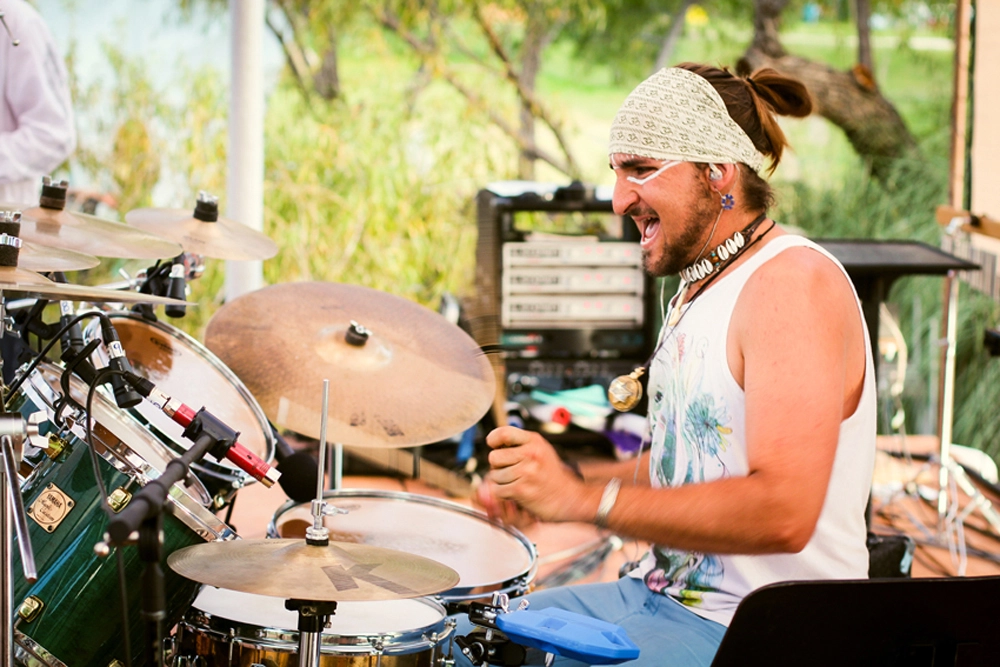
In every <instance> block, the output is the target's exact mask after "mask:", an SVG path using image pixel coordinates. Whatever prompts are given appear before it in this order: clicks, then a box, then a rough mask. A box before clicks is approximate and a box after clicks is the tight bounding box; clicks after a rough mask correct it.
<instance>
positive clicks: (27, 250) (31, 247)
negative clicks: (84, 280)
mask: <svg viewBox="0 0 1000 667" xmlns="http://www.w3.org/2000/svg"><path fill="white" fill-rule="evenodd" d="M100 263H101V260H99V259H97V258H96V257H94V256H93V255H85V254H84V253H82V252H74V251H73V250H63V249H61V248H49V247H46V246H42V245H35V244H33V243H28V242H26V241H22V242H21V249H20V251H19V253H18V256H17V268H19V269H26V270H28V271H82V270H84V269H92V268H94V267H95V266H97V265H98V264H100Z"/></svg>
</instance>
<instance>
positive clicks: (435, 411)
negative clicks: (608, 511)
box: [205, 282, 496, 447]
mask: <svg viewBox="0 0 1000 667" xmlns="http://www.w3.org/2000/svg"><path fill="white" fill-rule="evenodd" d="M352 320H353V321H356V322H357V323H358V324H360V325H362V326H363V327H366V328H367V329H368V330H369V331H370V334H369V336H368V338H367V341H366V342H364V344H362V345H352V344H350V343H348V342H347V340H346V336H347V333H348V331H349V330H350V328H351V322H352ZM205 345H206V346H207V347H208V348H209V349H210V350H211V351H212V352H214V353H215V354H216V355H217V356H218V357H219V358H220V359H222V361H223V363H225V364H226V365H227V366H229V368H231V369H232V370H233V372H234V373H236V375H237V376H238V377H239V378H240V379H241V380H243V383H244V384H245V385H246V386H247V388H248V389H249V390H250V393H251V394H253V396H254V397H255V398H256V399H257V401H258V403H259V404H260V406H261V408H262V409H263V410H264V413H265V414H266V415H267V416H268V417H270V418H271V420H272V421H273V422H274V423H275V424H277V425H278V426H283V427H285V428H288V429H291V430H293V431H296V432H298V433H302V434H304V435H308V436H310V437H313V438H318V437H319V435H320V433H319V431H320V421H321V408H322V389H323V380H324V379H329V380H330V401H329V423H328V427H327V440H328V441H329V442H338V443H341V444H344V445H351V446H356V447H410V446H414V445H422V444H426V443H429V442H437V441H439V440H443V439H445V438H449V437H451V436H454V435H456V434H458V433H461V432H462V431H464V430H465V429H467V428H468V427H470V426H472V425H473V424H475V423H476V422H477V421H479V419H480V418H481V417H482V416H483V415H484V414H485V413H486V411H487V410H488V409H489V407H490V404H491V403H492V401H493V394H494V392H495V387H496V382H495V380H494V375H493V369H492V367H491V365H490V363H489V361H488V360H487V358H486V356H485V355H484V354H483V352H482V350H480V348H479V346H478V345H476V343H475V341H474V340H472V338H471V337H469V336H468V334H466V333H465V332H464V331H462V330H461V329H460V328H458V327H457V326H455V325H453V324H451V323H450V322H448V320H446V319H445V318H444V317H443V316H441V315H439V314H438V313H435V312H434V311H432V310H428V309H427V308H424V307H423V306H420V305H418V304H416V303H413V302H412V301H409V300H407V299H403V298H400V297H398V296H393V295H391V294H386V293H385V292H380V291H378V290H374V289H370V288H367V287H361V286H358V285H345V284H340V283H322V282H302V283H285V284H281V285H272V286H270V287H265V288H264V289H261V290H257V291H256V292H251V293H249V294H244V295H243V296H241V297H239V298H238V299H236V300H234V301H231V302H230V303H227V304H226V305H224V306H223V307H222V308H220V309H219V310H218V311H217V312H216V313H215V315H214V317H213V318H212V319H211V320H210V321H209V323H208V329H207V330H206V332H205Z"/></svg>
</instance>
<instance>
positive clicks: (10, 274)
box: [0, 266, 195, 306]
mask: <svg viewBox="0 0 1000 667" xmlns="http://www.w3.org/2000/svg"><path fill="white" fill-rule="evenodd" d="M0 292H3V294H4V296H7V292H17V293H18V294H25V295H27V296H32V297H39V298H43V299H51V298H52V297H55V298H57V299H60V300H63V301H87V302H91V303H100V302H108V303H153V304H164V305H167V304H176V305H183V306H192V305H195V304H192V303H189V302H187V301H181V300H179V299H168V298H167V297H163V296H153V295H151V294H140V293H139V292H131V291H124V290H112V289H104V288H102V287H90V286H88V285H71V284H68V283H57V282H54V281H52V280H49V279H48V278H46V277H45V276H41V275H39V274H37V273H35V272H34V271H27V270H25V269H22V268H19V267H18V268H15V267H13V266H0Z"/></svg>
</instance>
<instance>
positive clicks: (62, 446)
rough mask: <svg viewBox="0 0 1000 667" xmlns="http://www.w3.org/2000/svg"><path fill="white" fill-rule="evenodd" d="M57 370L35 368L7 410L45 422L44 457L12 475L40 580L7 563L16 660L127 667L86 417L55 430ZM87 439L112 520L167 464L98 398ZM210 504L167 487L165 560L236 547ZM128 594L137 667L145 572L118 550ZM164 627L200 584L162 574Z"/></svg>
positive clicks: (153, 443) (195, 490)
mask: <svg viewBox="0 0 1000 667" xmlns="http://www.w3.org/2000/svg"><path fill="white" fill-rule="evenodd" d="M61 374H62V369H61V368H59V367H57V366H53V365H50V364H46V363H43V364H41V365H40V366H39V368H38V369H37V370H35V371H34V372H33V373H32V374H31V375H30V377H29V378H28V379H27V380H26V381H25V383H24V384H23V385H22V387H21V389H20V391H19V392H18V393H17V395H15V396H14V397H13V399H12V401H11V406H12V407H13V408H14V409H15V410H17V411H19V412H20V413H21V415H23V416H25V417H27V416H29V415H31V414H33V413H37V412H42V413H45V414H47V415H48V418H49V421H48V422H43V423H42V424H41V426H40V429H39V430H40V431H41V432H42V433H43V434H46V433H47V435H48V447H47V448H45V449H39V448H35V447H26V448H25V453H24V457H23V460H22V463H21V475H22V477H23V480H22V482H21V493H22V495H23V497H24V506H25V510H26V513H27V516H28V532H29V535H30V536H31V544H32V547H33V549H34V553H35V563H36V566H37V569H38V580H37V581H36V582H34V583H29V582H27V581H25V579H24V575H23V572H22V569H21V562H20V554H19V551H18V550H17V548H15V549H14V550H13V553H14V560H15V564H14V569H13V574H14V582H13V589H14V605H15V610H16V615H15V624H14V628H15V632H14V639H15V642H16V647H15V652H16V655H17V659H18V661H19V662H20V664H22V665H29V666H31V667H35V666H45V667H63V666H64V665H73V667H77V666H78V665H79V666H80V667H108V665H112V664H115V661H118V662H119V663H121V664H125V639H124V637H125V633H124V632H123V622H122V610H121V604H120V602H119V601H120V600H121V595H120V589H119V583H118V572H117V563H116V561H117V558H116V557H115V555H114V554H112V555H111V556H109V557H107V558H100V557H98V556H97V555H96V554H95V552H94V546H95V545H96V544H97V543H98V542H101V541H102V540H103V539H104V533H105V531H106V530H107V525H108V519H107V515H106V514H105V512H104V509H103V507H102V503H101V494H100V491H99V488H98V485H97V480H96V478H95V477H94V467H93V464H92V461H91V458H90V452H89V451H88V447H87V442H86V431H85V426H84V424H85V416H84V415H83V414H80V413H76V412H74V411H73V410H72V409H67V410H63V412H62V416H63V417H64V418H65V422H64V425H62V426H60V425H58V424H56V423H55V422H54V421H53V420H54V419H55V417H54V414H55V411H56V408H57V404H58V402H59V399H60V398H61V394H60V393H59V390H58V389H57V387H59V379H60V376H61ZM70 386H71V392H72V394H73V397H74V399H75V400H77V401H79V402H80V403H81V404H85V402H86V393H87V386H86V385H85V384H84V383H83V382H82V381H80V380H78V379H77V378H75V377H74V378H72V381H71V383H70ZM91 423H92V431H93V438H94V447H95V450H96V452H97V454H98V468H99V474H100V476H101V479H102V480H103V481H104V485H105V488H106V489H107V492H108V495H109V504H111V505H112V507H113V508H119V509H120V508H123V507H124V506H125V505H127V504H128V502H129V500H130V499H131V497H132V494H134V493H136V492H137V491H138V489H139V488H140V487H141V486H143V485H144V484H146V483H147V482H148V481H150V480H151V479H154V478H156V477H159V475H160V472H161V471H162V470H164V468H165V467H166V464H167V462H168V461H169V460H170V459H172V458H174V456H173V453H172V452H171V451H170V450H169V449H167V448H166V447H165V446H164V445H163V444H162V443H161V442H159V441H158V440H156V439H155V438H153V437H152V436H151V435H150V434H149V433H148V432H147V431H145V430H144V429H143V428H142V426H141V425H139V424H138V423H136V422H135V420H134V419H132V418H131V417H130V416H129V415H128V413H126V412H124V411H122V410H120V409H119V408H118V407H117V406H116V405H115V404H114V403H113V402H111V401H110V400H109V399H107V398H106V397H105V396H104V395H103V394H102V393H101V392H95V395H94V401H93V419H92V422H91ZM210 501H211V499H210V496H209V494H208V492H207V491H206V490H205V487H204V486H203V485H202V484H201V483H200V482H199V481H198V480H196V479H194V480H193V481H192V482H190V483H189V485H188V486H187V487H186V488H183V489H182V488H181V487H179V486H178V485H176V484H175V485H174V486H173V487H172V488H171V490H170V495H169V498H168V501H167V509H168V511H167V512H166V513H165V514H164V516H163V552H164V555H167V554H170V553H172V552H173V551H176V550H177V549H181V548H183V547H186V546H191V545H193V544H199V543H201V542H205V541H213V540H228V539H234V538H235V537H236V535H235V534H234V533H233V531H232V530H231V529H230V528H229V527H228V526H227V525H226V524H225V523H223V522H222V521H221V520H219V519H218V517H216V516H215V515H214V514H212V513H211V512H210V511H208V510H207V509H206V508H205V505H207V504H208V503H210ZM121 555H122V560H123V561H124V565H125V568H124V569H125V572H124V575H125V580H126V581H127V582H129V586H128V590H127V609H126V611H127V615H128V622H127V624H126V627H127V629H128V632H129V637H130V639H131V646H132V650H133V651H134V652H136V656H137V657H138V655H139V652H140V651H141V650H142V647H143V646H144V645H145V644H144V625H143V622H142V619H141V616H140V609H141V606H140V602H141V599H140V598H141V596H140V592H141V587H140V586H139V585H138V582H139V581H141V578H142V577H141V574H142V571H143V563H142V562H141V561H140V559H139V556H138V551H137V549H136V548H135V547H126V548H124V549H121ZM164 575H165V591H166V604H165V608H166V612H167V613H166V618H165V622H164V627H166V628H170V627H172V626H173V625H174V624H175V623H176V622H177V621H178V620H179V619H180V618H181V616H182V615H183V614H184V612H185V611H186V610H187V609H188V608H189V607H190V605H191V602H192V601H193V600H194V599H195V597H196V595H197V593H198V589H199V584H196V583H195V582H192V581H189V580H187V579H185V578H183V577H181V576H180V575H178V574H175V573H174V572H173V571H171V570H169V569H166V568H164Z"/></svg>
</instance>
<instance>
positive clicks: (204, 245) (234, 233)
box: [125, 208, 278, 260]
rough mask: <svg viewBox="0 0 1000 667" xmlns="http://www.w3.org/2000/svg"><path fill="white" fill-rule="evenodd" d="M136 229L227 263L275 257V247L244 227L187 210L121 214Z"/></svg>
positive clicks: (276, 249) (139, 210)
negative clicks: (227, 260)
mask: <svg viewBox="0 0 1000 667" xmlns="http://www.w3.org/2000/svg"><path fill="white" fill-rule="evenodd" d="M125 221H126V222H128V224H130V225H131V226H132V227H135V228H136V229H142V230H144V231H147V232H150V233H152V234H156V235H157V236H161V237H163V238H165V239H170V240H171V241H176V242H177V243H180V244H181V247H183V248H184V252H192V253H195V254H198V255H203V256H205V257H214V258H215V259H229V260H256V259H270V258H271V257H274V256H275V255H276V254H278V246H277V244H276V243H275V242H274V241H272V240H271V239H269V238H268V237H267V236H265V235H264V234H261V233H260V232H258V231H257V230H255V229H250V228H249V227H247V226H246V225H244V224H242V223H240V222H236V221H235V220H228V219H226V218H218V219H216V220H215V221H214V222H213V221H207V220H200V219H198V218H195V217H193V216H192V214H191V210H190V209H182V208H139V209H136V210H134V211H129V212H128V213H126V214H125Z"/></svg>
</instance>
